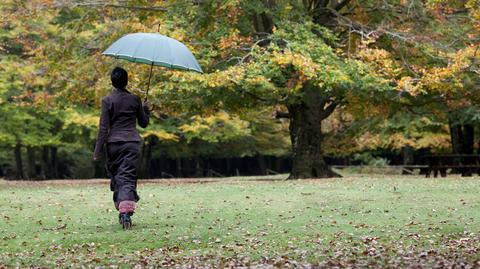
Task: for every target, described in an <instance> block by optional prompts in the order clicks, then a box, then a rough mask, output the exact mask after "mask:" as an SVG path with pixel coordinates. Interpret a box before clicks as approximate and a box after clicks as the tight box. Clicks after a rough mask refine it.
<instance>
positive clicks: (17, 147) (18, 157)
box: [14, 142, 25, 179]
mask: <svg viewBox="0 0 480 269" xmlns="http://www.w3.org/2000/svg"><path fill="white" fill-rule="evenodd" d="M14 153H15V164H16V167H17V170H16V178H17V179H25V176H24V174H23V162H22V144H20V142H17V144H16V145H15V149H14Z"/></svg>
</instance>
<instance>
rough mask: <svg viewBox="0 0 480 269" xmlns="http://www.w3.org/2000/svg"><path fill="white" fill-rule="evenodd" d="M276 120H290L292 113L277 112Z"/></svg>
mask: <svg viewBox="0 0 480 269" xmlns="http://www.w3.org/2000/svg"><path fill="white" fill-rule="evenodd" d="M275 118H276V119H289V118H290V113H288V112H282V111H277V112H276V114H275Z"/></svg>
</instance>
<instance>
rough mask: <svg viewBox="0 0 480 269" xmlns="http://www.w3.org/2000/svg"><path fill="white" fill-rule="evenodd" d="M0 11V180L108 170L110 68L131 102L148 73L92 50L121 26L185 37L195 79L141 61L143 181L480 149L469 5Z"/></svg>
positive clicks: (313, 0) (246, 4) (64, 6)
mask: <svg viewBox="0 0 480 269" xmlns="http://www.w3.org/2000/svg"><path fill="white" fill-rule="evenodd" d="M0 16H1V21H0V57H1V58H0V122H1V124H0V167H1V169H0V177H2V176H3V177H7V178H23V179H46V178H91V177H104V176H105V174H104V170H103V165H102V164H101V163H94V162H93V161H92V150H93V145H94V141H95V137H96V133H97V124H98V116H99V105H100V100H101V98H102V97H103V96H105V95H107V94H109V92H110V91H111V89H112V88H111V86H110V81H109V72H110V70H111V69H112V68H113V67H114V66H123V67H124V68H126V69H127V70H128V71H129V74H130V82H129V89H130V90H131V91H132V92H133V93H135V94H138V95H140V96H143V95H144V90H145V88H146V82H147V81H148V68H149V67H148V66H142V65H136V64H132V63H127V62H124V61H120V60H115V59H111V58H108V57H104V56H102V55H101V52H102V51H103V50H104V49H105V48H106V47H108V45H109V44H111V43H112V42H114V41H115V40H117V39H118V38H120V37H121V36H123V35H125V34H127V33H133V32H158V33H160V34H164V35H167V36H170V37H172V38H175V39H177V40H179V41H181V42H183V43H185V44H186V45H187V46H188V47H189V49H191V51H192V52H193V54H194V55H195V56H196V58H197V59H198V61H199V63H200V65H201V66H202V68H203V70H204V72H205V74H193V73H189V72H178V71H172V70H166V69H162V68H155V69H154V76H153V78H152V87H151V89H150V92H151V95H150V96H149V99H150V102H151V103H152V105H153V109H154V110H153V119H152V121H151V122H152V124H151V126H150V127H148V128H147V129H145V130H141V135H142V137H143V138H144V142H143V146H142V152H143V160H142V171H141V175H140V176H141V177H142V178H148V177H170V176H177V177H181V176H211V175H214V174H221V175H226V176H228V175H235V174H245V173H246V174H252V173H256V174H265V173H267V172H269V171H271V170H274V171H271V172H290V173H291V174H290V177H291V178H306V177H330V176H335V175H336V174H335V172H333V171H332V170H331V169H330V168H329V167H328V166H327V164H326V162H325V159H327V162H330V163H334V162H337V163H351V160H357V161H361V162H363V163H372V162H375V161H378V159H375V158H374V157H375V156H390V157H391V158H390V161H391V162H395V160H396V159H395V158H397V159H398V156H402V157H403V160H402V161H403V162H410V163H411V162H416V161H418V160H417V159H416V157H417V156H419V155H421V154H425V153H427V152H453V153H467V154H468V153H477V152H478V150H479V143H478V141H479V139H478V135H479V134H480V133H479V132H480V130H479V128H478V126H479V123H480V107H479V104H480V95H479V94H478V93H479V91H480V50H479V46H480V1H478V0H460V1H449V0H423V1H419V0H364V1H360V0H343V1H342V0H303V1H299V0H297V1H295V0H263V1H259V0H242V1H240V0H225V1H214V0H203V1H201V0H197V1H193V0H190V1H187V0H178V1H152V0H134V1H60V0H59V1H53V0H50V1H49V0H32V1H14V0H6V1H2V3H1V4H0ZM325 156H328V158H325ZM372 156H373V157H372ZM381 162H383V163H385V164H387V163H388V161H387V160H383V161H382V160H381ZM269 169H270V170H269Z"/></svg>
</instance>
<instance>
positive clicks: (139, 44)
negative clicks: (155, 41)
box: [132, 36, 145, 63]
mask: <svg viewBox="0 0 480 269" xmlns="http://www.w3.org/2000/svg"><path fill="white" fill-rule="evenodd" d="M144 39H145V36H142V39H141V40H140V42H138V44H137V47H136V48H135V51H134V52H133V55H132V57H133V59H134V60H133V62H134V63H136V62H137V57H136V56H135V55H136V54H137V50H138V48H139V47H140V46H141V44H142V42H143V40H144ZM138 58H141V57H138Z"/></svg>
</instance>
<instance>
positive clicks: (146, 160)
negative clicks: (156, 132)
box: [140, 136, 155, 178]
mask: <svg viewBox="0 0 480 269" xmlns="http://www.w3.org/2000/svg"><path fill="white" fill-rule="evenodd" d="M154 145H155V137H154V136H149V137H148V138H146V141H145V142H144V143H143V149H142V167H141V170H140V171H141V172H140V176H141V177H142V178H151V175H150V166H151V162H152V147H153V146H154Z"/></svg>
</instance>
